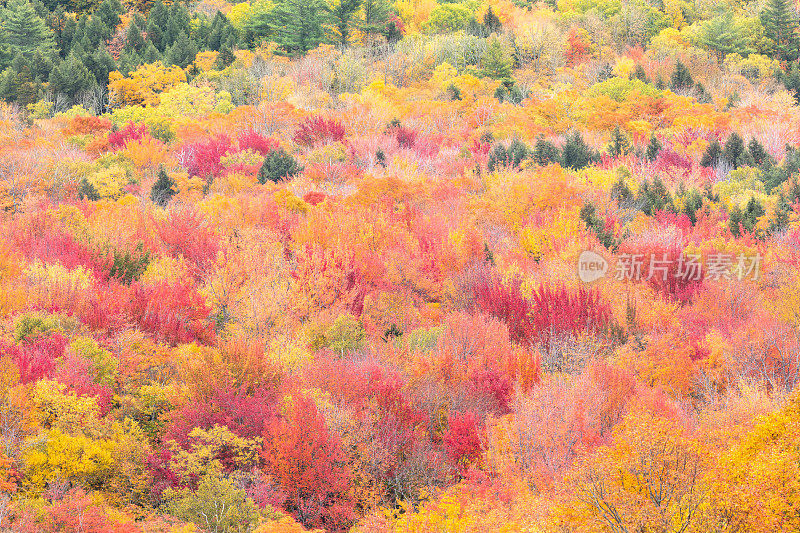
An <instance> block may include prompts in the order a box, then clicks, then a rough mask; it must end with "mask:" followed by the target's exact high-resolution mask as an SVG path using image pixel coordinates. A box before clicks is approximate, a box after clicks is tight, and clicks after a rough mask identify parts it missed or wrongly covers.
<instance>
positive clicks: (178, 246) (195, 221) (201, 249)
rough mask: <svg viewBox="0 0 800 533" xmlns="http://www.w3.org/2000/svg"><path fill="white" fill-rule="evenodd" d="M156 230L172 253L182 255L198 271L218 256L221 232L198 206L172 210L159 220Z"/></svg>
mask: <svg viewBox="0 0 800 533" xmlns="http://www.w3.org/2000/svg"><path fill="white" fill-rule="evenodd" d="M156 232H157V233H158V237H159V238H160V239H161V242H162V245H163V248H164V249H165V251H166V252H167V253H168V254H169V255H171V256H173V257H177V256H179V255H181V256H183V258H184V259H186V260H187V261H188V262H189V266H190V268H191V269H192V273H193V274H195V275H199V274H200V273H201V272H202V271H204V270H205V269H206V268H208V267H209V266H210V265H211V264H212V263H213V262H214V260H215V259H216V257H217V251H218V250H219V246H220V242H219V241H220V239H219V235H217V232H216V231H214V229H213V228H212V227H211V225H210V224H209V223H208V221H207V220H206V218H205V217H204V216H203V214H202V213H200V211H198V210H197V209H194V208H180V209H175V210H172V211H170V212H169V214H168V215H167V218H166V220H164V221H160V222H158V223H157V226H156Z"/></svg>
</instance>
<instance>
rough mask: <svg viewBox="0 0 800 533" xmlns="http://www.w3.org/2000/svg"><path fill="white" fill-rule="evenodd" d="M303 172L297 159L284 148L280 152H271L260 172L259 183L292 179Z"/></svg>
mask: <svg viewBox="0 0 800 533" xmlns="http://www.w3.org/2000/svg"><path fill="white" fill-rule="evenodd" d="M302 171H303V167H301V166H300V165H298V164H297V161H296V160H295V158H294V157H292V156H291V155H290V154H288V153H286V151H285V150H284V149H283V148H279V149H278V150H271V151H270V152H269V153H268V154H267V156H266V157H265V158H264V163H262V165H261V168H260V169H259V170H258V182H259V183H266V182H268V181H271V182H273V183H274V182H278V181H280V180H282V179H285V178H291V177H292V176H294V175H296V174H299V173H300V172H302Z"/></svg>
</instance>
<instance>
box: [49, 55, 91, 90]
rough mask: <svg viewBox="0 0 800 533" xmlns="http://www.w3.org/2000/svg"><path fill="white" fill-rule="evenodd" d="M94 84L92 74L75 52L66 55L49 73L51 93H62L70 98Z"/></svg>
mask: <svg viewBox="0 0 800 533" xmlns="http://www.w3.org/2000/svg"><path fill="white" fill-rule="evenodd" d="M96 84H97V82H96V81H95V79H94V76H92V74H91V73H90V72H89V69H87V68H86V65H84V64H83V63H81V61H80V60H79V59H78V58H77V57H76V56H75V54H70V55H68V56H67V58H66V59H65V60H64V61H62V62H61V63H60V64H59V65H58V66H57V67H56V68H54V69H53V72H51V73H50V90H51V91H53V94H64V95H66V96H67V97H68V98H70V99H71V100H75V97H76V96H78V94H79V93H81V92H83V91H86V90H88V89H90V88H91V87H93V86H94V85H96Z"/></svg>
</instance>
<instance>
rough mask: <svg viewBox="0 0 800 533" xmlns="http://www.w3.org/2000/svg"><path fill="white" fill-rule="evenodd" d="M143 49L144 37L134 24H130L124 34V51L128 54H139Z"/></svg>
mask: <svg viewBox="0 0 800 533" xmlns="http://www.w3.org/2000/svg"><path fill="white" fill-rule="evenodd" d="M144 49H145V42H144V37H143V36H142V30H140V29H139V26H137V25H136V24H130V25H129V26H128V31H127V33H126V34H125V50H127V51H129V52H136V53H137V54H141V53H142V52H143V51H144Z"/></svg>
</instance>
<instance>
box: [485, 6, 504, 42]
mask: <svg viewBox="0 0 800 533" xmlns="http://www.w3.org/2000/svg"><path fill="white" fill-rule="evenodd" d="M483 27H484V28H485V29H486V35H491V34H493V33H500V32H501V31H502V30H503V23H502V22H500V19H499V18H497V15H495V14H494V11H492V7H491V6H489V9H488V10H487V11H486V14H485V15H484V16H483Z"/></svg>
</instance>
